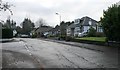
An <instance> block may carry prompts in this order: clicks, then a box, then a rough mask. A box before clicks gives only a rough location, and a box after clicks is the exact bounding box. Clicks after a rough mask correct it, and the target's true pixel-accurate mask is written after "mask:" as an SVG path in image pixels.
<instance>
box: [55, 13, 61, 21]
mask: <svg viewBox="0 0 120 70" xmlns="http://www.w3.org/2000/svg"><path fill="white" fill-rule="evenodd" d="M56 15H59V17H60V23H61V15H60V14H59V13H56Z"/></svg>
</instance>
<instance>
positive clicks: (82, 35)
mask: <svg viewBox="0 0 120 70" xmlns="http://www.w3.org/2000/svg"><path fill="white" fill-rule="evenodd" d="M86 35H87V32H82V33H79V34H78V37H84V36H86Z"/></svg>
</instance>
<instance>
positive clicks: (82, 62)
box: [2, 38, 118, 68]
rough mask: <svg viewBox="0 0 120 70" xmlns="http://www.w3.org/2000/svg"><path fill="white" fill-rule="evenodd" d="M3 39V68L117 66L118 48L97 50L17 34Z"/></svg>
mask: <svg viewBox="0 0 120 70" xmlns="http://www.w3.org/2000/svg"><path fill="white" fill-rule="evenodd" d="M16 40H17V41H15V42H8V43H2V67H3V68H116V67H117V64H118V54H117V52H113V51H112V52H100V51H94V50H89V49H85V48H80V47H75V46H70V45H65V44H60V43H55V42H50V41H44V40H40V39H29V38H16Z"/></svg>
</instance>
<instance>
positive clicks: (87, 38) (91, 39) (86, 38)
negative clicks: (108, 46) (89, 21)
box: [77, 37, 106, 42]
mask: <svg viewBox="0 0 120 70" xmlns="http://www.w3.org/2000/svg"><path fill="white" fill-rule="evenodd" d="M77 39H80V40H88V41H99V42H105V39H106V37H83V38H77Z"/></svg>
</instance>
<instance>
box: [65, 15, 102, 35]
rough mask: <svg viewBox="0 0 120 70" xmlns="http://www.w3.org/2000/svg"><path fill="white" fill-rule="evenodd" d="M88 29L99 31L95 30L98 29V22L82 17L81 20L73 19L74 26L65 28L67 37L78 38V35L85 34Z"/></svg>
mask: <svg viewBox="0 0 120 70" xmlns="http://www.w3.org/2000/svg"><path fill="white" fill-rule="evenodd" d="M90 27H93V28H94V29H95V30H96V31H100V30H97V29H100V28H99V27H98V22H97V21H96V20H94V19H92V18H90V17H88V16H85V17H82V18H81V19H75V21H74V24H71V25H70V26H68V27H67V36H78V34H79V33H86V32H88V30H89V28H90ZM101 32H102V30H101Z"/></svg>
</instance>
